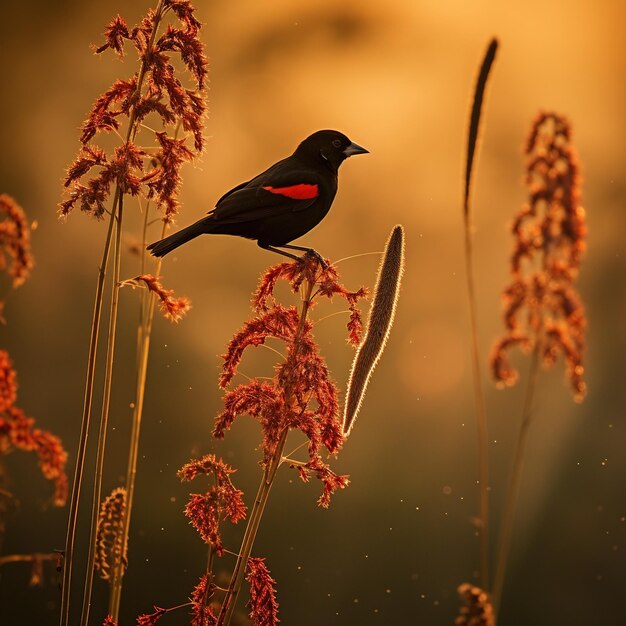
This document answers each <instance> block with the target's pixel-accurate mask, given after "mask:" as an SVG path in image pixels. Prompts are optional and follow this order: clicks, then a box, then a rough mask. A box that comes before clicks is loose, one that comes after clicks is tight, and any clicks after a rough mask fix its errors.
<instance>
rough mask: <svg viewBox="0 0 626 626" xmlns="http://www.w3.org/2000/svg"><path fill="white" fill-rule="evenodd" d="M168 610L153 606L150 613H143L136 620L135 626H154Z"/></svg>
mask: <svg viewBox="0 0 626 626" xmlns="http://www.w3.org/2000/svg"><path fill="white" fill-rule="evenodd" d="M168 610H169V609H163V608H161V607H160V606H155V607H154V611H153V612H152V613H150V614H148V613H145V614H144V615H140V616H139V617H138V618H137V626H154V625H155V624H156V623H157V622H158V621H159V620H160V619H161V618H162V617H163V616H164V615H165V614H166V613H167V612H168Z"/></svg>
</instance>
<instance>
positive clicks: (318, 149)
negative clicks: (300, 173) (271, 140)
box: [294, 130, 368, 172]
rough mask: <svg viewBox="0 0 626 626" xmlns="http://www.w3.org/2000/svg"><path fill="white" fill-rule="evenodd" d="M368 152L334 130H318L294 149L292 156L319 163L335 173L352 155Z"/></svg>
mask: <svg viewBox="0 0 626 626" xmlns="http://www.w3.org/2000/svg"><path fill="white" fill-rule="evenodd" d="M367 152H368V150H366V149H365V148H362V147H361V146H359V145H358V144H356V143H354V142H353V141H350V139H348V138H347V137H346V136H345V135H344V134H343V133H340V132H339V131H336V130H318V131H317V132H316V133H313V134H312V135H310V136H309V137H307V138H306V139H305V140H304V141H303V142H302V143H301V144H300V145H299V146H298V148H297V149H296V151H295V152H294V156H298V157H301V158H303V159H306V160H307V161H311V160H314V161H316V162H321V163H323V164H324V165H326V166H328V167H330V169H332V170H333V171H334V172H337V170H338V169H339V166H340V165H341V164H342V163H343V161H345V160H346V159H347V158H348V157H349V156H352V155H353V154H365V153H367Z"/></svg>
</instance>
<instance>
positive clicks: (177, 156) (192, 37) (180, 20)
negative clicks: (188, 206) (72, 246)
mask: <svg viewBox="0 0 626 626" xmlns="http://www.w3.org/2000/svg"><path fill="white" fill-rule="evenodd" d="M170 15H171V16H172V18H173V19H172V23H170V24H168V25H167V28H166V29H165V31H164V32H162V33H161V34H160V35H159V34H158V30H159V27H160V26H161V24H162V23H163V22H164V20H165V19H167V18H168V16H170ZM200 27H201V24H200V22H199V21H198V20H197V19H196V17H195V15H194V8H193V5H192V4H191V2H190V0H161V1H160V2H159V3H158V5H157V7H156V9H154V10H152V9H151V10H150V11H148V14H147V15H146V16H145V17H144V18H143V19H142V20H141V22H139V24H137V25H136V26H135V27H134V28H129V27H128V25H127V24H126V22H125V21H124V19H123V18H122V17H120V16H119V15H118V16H116V17H115V18H114V19H113V20H112V21H111V22H110V24H109V25H108V27H107V29H106V31H105V33H104V37H105V42H104V44H102V45H100V46H99V47H97V48H96V50H95V52H96V53H97V54H100V53H102V52H104V51H105V50H107V49H110V50H112V51H113V52H115V53H116V54H117V55H118V56H119V57H123V56H124V52H125V50H126V47H127V46H128V45H130V46H132V47H133V48H134V49H135V51H136V53H137V57H138V59H139V60H140V62H141V68H140V70H139V71H138V72H136V73H135V74H133V75H132V76H131V77H130V78H127V79H119V80H116V81H115V82H114V83H113V84H112V85H111V86H110V87H109V89H107V90H106V91H105V92H104V93H103V94H102V95H100V96H99V97H98V98H97V99H96V101H95V103H94V105H93V107H92V109H91V111H90V112H89V114H88V116H87V119H86V120H85V122H84V123H83V125H82V128H81V137H80V141H81V144H82V146H81V149H80V152H79V154H78V156H77V157H76V159H75V161H74V162H73V163H72V164H71V166H70V167H69V169H68V171H67V175H66V177H65V180H64V185H65V187H66V188H67V189H68V190H69V197H68V198H67V199H66V200H64V201H63V202H61V204H60V209H59V213H60V215H61V216H63V217H64V216H67V215H68V214H69V213H70V212H71V211H72V209H73V208H74V207H75V206H78V207H79V208H80V209H81V210H82V211H84V212H86V213H88V214H90V215H93V216H94V217H97V218H100V217H102V216H103V215H104V213H105V211H106V207H105V202H106V201H107V199H108V198H109V197H110V196H111V194H112V192H113V190H114V189H115V190H116V199H119V198H118V197H117V196H118V195H119V194H129V195H131V196H138V195H140V194H142V195H144V196H145V197H147V198H149V199H153V200H154V201H155V202H156V203H157V205H158V206H159V207H161V208H162V209H163V211H164V218H163V219H164V220H165V221H166V222H170V221H171V220H172V219H173V218H174V216H175V215H176V213H177V211H178V206H179V202H178V192H179V187H180V168H181V165H182V163H183V162H185V161H191V160H192V159H194V158H195V157H196V156H197V155H198V154H199V153H200V152H201V151H202V149H203V138H202V130H203V125H204V114H205V102H204V97H203V89H204V86H205V81H206V75H207V64H208V62H207V59H206V56H205V54H204V47H203V44H202V42H201V41H200V39H199V36H198V33H199V30H200ZM173 54H177V55H178V56H179V57H180V59H181V61H182V63H183V65H184V66H185V68H186V69H187V70H188V73H189V76H190V82H191V84H192V88H191V89H189V88H186V87H185V86H184V85H183V83H182V82H181V81H180V79H179V78H178V77H177V72H176V71H175V68H174V64H173V58H172V55H173ZM124 118H126V121H127V124H128V127H127V129H126V139H125V141H124V143H123V144H122V145H120V146H118V147H117V148H115V149H114V150H113V152H112V153H110V154H107V152H106V151H105V150H103V149H102V148H101V147H99V146H98V145H96V144H95V143H93V139H94V137H95V136H96V135H98V134H99V133H103V132H104V133H116V134H118V135H119V134H120V131H121V129H122V123H123V120H124ZM144 122H149V126H150V127H155V126H156V125H157V124H160V125H161V126H162V128H163V130H155V131H154V140H155V141H156V143H157V147H156V148H148V147H142V146H140V145H138V144H137V143H136V142H135V137H136V134H137V131H138V129H139V128H140V126H141V125H143V124H144ZM178 124H180V125H181V126H182V128H183V130H184V131H186V132H187V133H188V134H189V135H190V136H191V138H192V141H193V145H192V146H188V145H187V138H186V137H183V138H182V139H177V138H175V137H174V135H173V134H171V135H170V134H168V129H172V128H175V127H176V126H177V125H178ZM145 127H146V128H148V126H145Z"/></svg>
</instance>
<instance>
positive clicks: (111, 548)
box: [95, 487, 126, 581]
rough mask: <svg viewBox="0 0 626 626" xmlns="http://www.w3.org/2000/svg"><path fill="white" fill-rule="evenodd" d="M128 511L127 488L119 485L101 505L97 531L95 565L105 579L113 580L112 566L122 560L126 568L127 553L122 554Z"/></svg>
mask: <svg viewBox="0 0 626 626" xmlns="http://www.w3.org/2000/svg"><path fill="white" fill-rule="evenodd" d="M125 511H126V489H124V488H123V487H117V488H116V489H114V490H113V491H112V492H111V493H110V495H108V496H107V497H106V498H105V499H104V501H103V502H102V504H101V505H100V515H99V516H98V527H97V531H96V541H97V543H96V560H95V567H96V571H97V572H98V573H99V575H100V578H102V579H103V580H109V581H110V580H111V568H112V567H113V566H114V565H115V563H117V562H119V561H121V562H122V564H123V566H124V568H125V564H126V554H122V531H123V524H124V513H125Z"/></svg>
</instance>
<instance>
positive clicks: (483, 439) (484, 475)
mask: <svg viewBox="0 0 626 626" xmlns="http://www.w3.org/2000/svg"><path fill="white" fill-rule="evenodd" d="M465 268H466V280H467V297H468V300H469V311H470V328H471V342H472V379H473V384H474V405H475V407H476V420H477V427H478V480H479V494H480V508H479V511H480V526H479V533H480V572H481V581H482V586H483V589H488V588H489V436H488V432H487V410H486V408H485V396H484V393H483V388H482V383H481V367H480V352H479V348H478V324H477V320H476V318H477V312H476V309H477V307H476V291H475V287H474V263H473V258H472V235H471V232H470V229H469V226H466V228H465Z"/></svg>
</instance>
